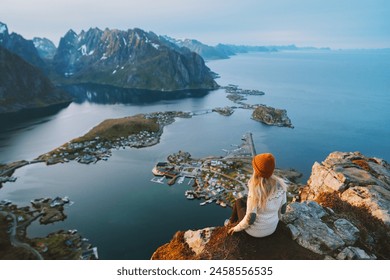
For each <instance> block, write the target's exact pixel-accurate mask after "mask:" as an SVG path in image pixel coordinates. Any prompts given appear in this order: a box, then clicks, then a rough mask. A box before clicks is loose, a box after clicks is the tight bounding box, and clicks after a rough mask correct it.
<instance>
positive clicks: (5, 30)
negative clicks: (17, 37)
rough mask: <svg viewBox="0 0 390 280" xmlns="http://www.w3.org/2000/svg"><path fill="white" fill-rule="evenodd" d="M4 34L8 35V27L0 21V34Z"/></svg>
mask: <svg viewBox="0 0 390 280" xmlns="http://www.w3.org/2000/svg"><path fill="white" fill-rule="evenodd" d="M3 33H6V34H8V27H7V25H6V24H5V23H2V22H1V21H0V34H3Z"/></svg>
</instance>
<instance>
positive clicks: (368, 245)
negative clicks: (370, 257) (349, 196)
mask: <svg viewBox="0 0 390 280" xmlns="http://www.w3.org/2000/svg"><path fill="white" fill-rule="evenodd" d="M316 201H317V202H318V203H319V204H321V205H322V206H325V207H329V208H332V209H333V211H334V212H335V213H336V214H337V216H338V217H340V218H345V219H347V220H349V221H351V222H352V223H353V224H354V225H355V226H356V227H357V228H358V229H359V230H360V238H359V241H358V243H359V246H360V247H361V248H363V249H365V250H366V251H367V252H371V253H373V254H375V255H376V256H377V257H378V258H379V259H390V228H389V227H388V226H387V225H385V224H384V223H383V221H381V220H380V219H378V218H376V217H374V216H372V215H371V213H370V211H369V209H367V208H365V207H357V206H353V205H351V204H349V203H347V202H345V201H343V200H342V199H341V198H340V197H339V196H338V195H337V194H336V193H322V194H320V195H319V196H318V197H317V199H316Z"/></svg>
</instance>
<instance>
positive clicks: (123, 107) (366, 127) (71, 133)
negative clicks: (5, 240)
mask: <svg viewBox="0 0 390 280" xmlns="http://www.w3.org/2000/svg"><path fill="white" fill-rule="evenodd" d="M208 66H209V67H210V68H211V69H212V70H213V71H214V72H216V73H219V74H220V75H221V78H220V79H218V80H217V81H218V83H219V84H220V85H227V84H237V85H239V86H240V87H242V88H244V89H258V90H262V91H264V92H265V93H266V94H265V95H264V96H253V97H249V98H248V101H247V102H248V103H252V104H254V103H261V104H267V105H270V106H273V107H276V108H284V109H286V110H287V112H288V115H289V117H290V118H291V120H292V122H293V125H294V126H295V128H294V129H289V128H280V127H269V126H265V125H262V124H260V123H258V122H255V121H253V120H251V119H250V115H251V112H250V111H247V110H236V112H235V113H234V114H233V115H232V116H230V117H224V116H220V115H218V114H217V113H212V114H207V115H201V116H196V117H194V118H192V119H178V120H177V121H176V122H175V123H174V124H172V125H170V126H167V127H166V128H165V129H164V134H163V136H162V138H161V142H160V143H159V144H158V145H156V146H153V147H150V148H143V149H126V150H119V151H114V153H113V156H112V157H111V158H110V159H109V160H108V161H107V162H98V163H97V164H91V165H81V164H77V163H68V164H59V165H55V166H49V167H47V166H45V165H43V164H36V165H31V166H27V167H24V168H22V169H19V170H17V172H16V173H15V174H14V175H15V176H16V177H17V178H18V179H17V181H16V182H15V183H7V184H4V186H3V188H2V189H1V190H0V199H5V198H7V199H10V200H12V201H14V202H16V203H19V204H20V205H27V204H29V201H30V200H32V199H34V198H39V197H44V196H65V195H67V196H69V197H70V199H71V200H73V201H74V202H75V203H74V204H73V205H72V206H70V207H69V208H67V209H66V214H67V215H68V218H67V219H66V220H65V221H64V222H60V223H56V224H53V225H47V226H40V225H38V224H34V225H33V226H31V227H30V229H29V231H28V235H29V236H31V237H34V236H41V235H46V234H47V233H49V232H52V231H55V230H57V229H73V228H76V229H78V230H79V232H80V233H81V234H82V235H83V236H84V237H86V238H89V239H90V241H91V243H93V244H94V245H96V246H97V247H98V249H99V256H100V258H102V259H149V258H150V256H151V254H152V253H153V251H154V250H155V249H156V248H157V247H158V246H160V245H162V244H164V243H166V242H168V241H169V240H170V239H171V237H172V236H173V234H174V233H175V232H176V231H177V230H187V229H198V228H203V227H207V226H216V225H222V224H223V221H224V219H225V218H226V217H228V216H229V215H230V210H229V209H223V208H221V207H218V206H216V205H207V206H199V201H189V200H187V199H186V198H185V197H184V191H185V190H186V189H187V188H189V186H188V185H187V184H186V182H184V183H183V184H181V185H174V186H172V187H168V186H167V185H161V184H156V183H152V182H150V179H151V178H152V174H151V169H152V167H153V165H154V164H155V162H156V161H160V160H165V158H166V156H167V155H168V154H170V153H172V152H177V151H178V150H185V151H188V152H190V153H191V154H192V155H193V156H194V157H203V156H207V155H223V154H224V152H223V151H222V149H229V148H231V144H239V143H240V139H241V136H242V135H243V134H244V133H245V132H248V131H251V132H252V133H253V136H254V141H255V144H256V149H257V152H259V153H260V152H272V153H274V154H275V156H276V159H277V165H278V167H280V168H295V169H297V170H299V171H301V172H302V173H303V174H304V176H303V178H302V181H306V180H307V178H308V176H309V175H310V172H311V166H312V165H313V163H314V162H315V161H322V160H323V159H324V158H325V157H326V156H327V155H328V154H329V153H330V152H332V151H361V152H362V153H364V154H366V155H367V156H375V157H380V158H384V159H386V160H387V161H389V160H390V142H389V141H388V139H390V128H389V127H390V126H389V121H390V110H389V107H390V79H389V77H390V67H389V66H390V52H388V51H375V52H368V51H311V52H278V53H248V54H242V55H238V56H234V57H232V58H231V59H228V60H219V61H210V62H208ZM70 90H72V92H73V93H74V94H75V96H77V99H76V101H75V102H74V103H72V104H70V105H69V106H68V107H66V108H63V109H58V111H56V112H51V114H50V115H43V116H34V117H29V120H28V121H21V120H17V118H12V119H10V118H8V119H4V118H3V119H2V120H0V162H10V161H15V160H21V159H26V160H30V159H33V158H35V157H36V156H38V155H40V154H42V153H45V152H47V151H49V150H51V149H53V148H55V147H57V146H59V145H61V144H63V143H64V142H67V141H69V140H71V139H72V138H74V137H77V136H80V135H82V134H84V133H86V132H87V131H88V130H89V129H90V128H92V127H93V126H94V125H96V124H98V123H99V122H100V121H102V120H104V119H107V118H117V117H124V116H128V115H134V114H137V113H145V112H155V111H167V110H183V111H199V110H204V109H212V108H214V107H217V106H226V105H233V103H232V102H231V101H229V100H228V99H226V93H225V92H224V90H216V91H212V92H182V93H177V94H175V95H169V94H168V93H164V94H163V95H161V94H157V93H151V92H147V93H145V92H144V93H140V92H132V91H120V90H117V89H111V88H106V87H96V86H89V87H76V88H72V89H70ZM129 96H131V97H129ZM0 253H1V252H0Z"/></svg>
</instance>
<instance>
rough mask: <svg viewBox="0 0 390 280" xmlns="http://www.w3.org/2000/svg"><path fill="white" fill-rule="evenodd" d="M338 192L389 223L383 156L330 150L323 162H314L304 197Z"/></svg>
mask: <svg viewBox="0 0 390 280" xmlns="http://www.w3.org/2000/svg"><path fill="white" fill-rule="evenodd" d="M329 193H337V194H338V195H339V197H340V199H341V200H342V201H344V202H346V203H348V204H350V205H352V206H356V207H361V208H364V209H367V211H368V212H369V213H370V214H371V215H372V216H373V217H375V218H377V219H379V220H381V221H383V222H384V223H385V224H386V225H388V226H390V165H389V164H388V163H387V162H386V161H384V160H383V159H378V158H369V157H365V156H363V155H362V154H361V153H359V152H355V153H342V152H334V153H331V154H330V155H329V156H328V157H327V158H326V159H325V161H323V162H322V163H318V162H316V163H314V165H313V168H312V173H311V176H310V178H309V181H308V185H307V187H306V188H305V189H304V190H303V192H302V197H303V199H312V200H317V199H319V198H320V197H321V196H322V195H324V194H329Z"/></svg>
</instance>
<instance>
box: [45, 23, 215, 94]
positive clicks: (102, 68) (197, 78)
mask: <svg viewBox="0 0 390 280" xmlns="http://www.w3.org/2000/svg"><path fill="white" fill-rule="evenodd" d="M52 64H53V69H54V72H55V74H56V75H57V76H56V78H57V79H59V81H60V82H62V83H69V82H70V83H75V82H77V83H98V84H105V85H113V86H117V87H122V88H138V89H149V90H161V91H173V90H184V89H215V88H217V87H218V85H217V83H216V82H215V81H214V76H213V73H212V72H211V71H210V69H209V68H208V67H207V66H206V65H205V63H204V60H203V59H202V57H201V56H199V55H198V54H196V53H193V52H191V51H190V50H189V49H187V48H179V47H177V46H176V45H173V44H171V43H170V42H168V41H166V40H162V39H161V38H159V37H158V36H157V35H156V34H154V33H152V32H148V33H147V32H145V31H143V30H141V29H129V30H127V31H121V30H110V29H105V30H104V31H103V30H100V29H98V28H93V29H92V28H91V29H89V30H88V31H81V33H80V34H76V33H75V32H74V31H73V30H69V31H68V32H67V33H66V34H65V36H64V37H62V38H61V40H60V43H59V46H58V49H57V51H56V53H55V55H54V58H53V62H52Z"/></svg>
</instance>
